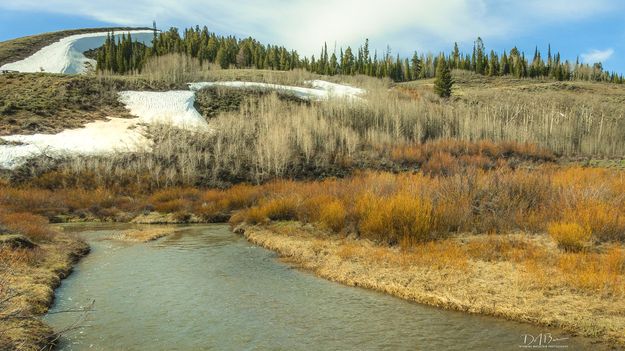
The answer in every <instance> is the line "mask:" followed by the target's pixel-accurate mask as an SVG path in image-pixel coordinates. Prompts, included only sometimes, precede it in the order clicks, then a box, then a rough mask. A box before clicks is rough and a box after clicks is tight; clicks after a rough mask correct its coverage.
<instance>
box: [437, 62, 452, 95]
mask: <svg viewBox="0 0 625 351" xmlns="http://www.w3.org/2000/svg"><path fill="white" fill-rule="evenodd" d="M453 84H454V81H453V79H452V78H451V71H450V70H449V66H448V64H447V62H445V57H444V56H443V55H441V56H440V57H439V58H438V60H437V63H436V79H435V80H434V92H435V93H436V94H438V96H440V97H442V98H449V97H450V96H451V88H452V87H453Z"/></svg>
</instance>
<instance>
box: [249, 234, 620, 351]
mask: <svg viewBox="0 0 625 351" xmlns="http://www.w3.org/2000/svg"><path fill="white" fill-rule="evenodd" d="M245 236H246V237H247V238H248V239H249V240H250V241H252V242H254V243H256V244H259V245H261V246H264V247H266V248H269V249H271V250H275V251H277V252H278V253H279V254H280V256H281V257H283V258H284V259H286V260H287V261H289V262H292V263H295V264H297V265H299V266H301V267H303V268H306V269H310V270H312V271H314V272H315V273H316V274H318V275H320V276H321V277H324V278H326V279H330V280H334V281H337V282H341V283H345V284H348V285H353V286H361V287H365V288H369V289H374V290H379V291H382V292H385V293H389V294H392V295H395V296H398V297H401V298H405V299H409V300H413V301H417V302H420V303H425V304H429V305H434V306H438V307H443V308H449V309H455V310H460V311H466V312H472V313H480V314H488V315H493V316H498V317H503V318H507V319H511V320H517V321H522V322H530V323H534V324H541V325H547V326H550V327H557V328H562V329H564V330H566V331H568V332H571V333H573V334H577V335H583V336H588V337H596V338H598V339H599V340H601V341H603V342H606V343H607V344H610V345H613V346H614V347H618V345H620V346H622V345H624V344H625V338H624V335H623V333H622V330H623V328H625V321H624V320H623V319H622V318H621V317H620V315H621V314H622V311H623V310H624V309H625V291H624V289H623V286H625V285H624V283H625V264H624V262H625V251H624V250H623V247H622V246H619V247H614V248H610V249H607V250H606V251H605V252H602V253H588V252H585V253H565V252H560V251H558V249H557V247H556V245H555V243H553V242H551V241H550V240H549V239H548V238H547V237H545V236H528V235H526V234H511V235H497V236H495V235H489V236H484V235H479V236H475V235H469V236H466V235H462V236H458V237H454V238H450V239H446V240H441V241H435V242H428V243H421V244H417V245H415V246H413V247H411V248H409V249H398V248H393V247H388V246H379V245H375V244H372V243H371V242H369V241H366V240H354V239H341V238H337V237H334V236H328V235H327V234H325V233H324V232H319V231H318V230H316V229H314V227H310V226H301V225H298V224H295V223H287V224H282V223H280V224H276V225H272V226H270V227H268V228H267V229H263V228H259V227H247V228H246V229H245ZM543 278H544V279H543Z"/></svg>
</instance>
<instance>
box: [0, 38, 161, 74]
mask: <svg viewBox="0 0 625 351" xmlns="http://www.w3.org/2000/svg"><path fill="white" fill-rule="evenodd" d="M128 33H130V34H131V35H132V40H133V41H139V42H142V43H144V44H146V45H152V38H153V35H154V32H153V31H152V30H131V31H120V32H115V38H117V39H118V38H120V37H121V35H122V34H128ZM107 35H108V32H98V33H87V34H77V35H71V36H68V37H65V38H63V39H61V40H59V41H57V42H54V43H52V44H50V45H48V46H45V47H43V48H41V49H40V50H39V51H37V52H35V53H34V54H32V55H31V56H29V57H27V58H25V59H23V60H20V61H17V62H12V63H7V64H5V65H4V66H2V67H0V70H13V71H19V72H41V71H45V72H49V73H67V74H77V73H83V72H85V71H86V70H87V68H86V65H87V64H90V65H91V66H92V67H95V65H96V63H95V60H91V59H88V58H87V57H85V55H83V52H85V51H87V50H91V49H95V48H98V47H100V46H102V45H103V44H104V42H105V41H106V36H107Z"/></svg>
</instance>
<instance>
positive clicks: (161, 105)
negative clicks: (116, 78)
mask: <svg viewBox="0 0 625 351" xmlns="http://www.w3.org/2000/svg"><path fill="white" fill-rule="evenodd" d="M120 100H121V101H122V102H124V103H125V104H126V106H127V107H128V109H129V110H130V111H131V113H132V114H134V115H136V116H137V118H130V119H126V118H110V119H109V120H107V121H95V122H92V123H88V124H86V125H85V126H84V127H82V128H78V129H68V130H64V131H62V132H60V133H58V134H35V135H11V136H5V137H0V139H2V140H5V141H8V142H18V143H21V145H0V168H7V169H14V168H16V167H19V166H20V165H22V164H23V163H25V162H26V161H27V160H28V159H30V158H33V157H37V156H41V155H47V156H50V157H54V158H57V157H63V156H73V155H82V156H86V155H101V154H110V153H114V152H136V151H145V150H149V149H150V148H151V141H150V139H148V138H147V137H146V136H145V133H146V131H145V128H144V127H143V126H144V125H154V124H166V125H172V126H176V127H179V128H185V129H190V130H209V128H208V123H207V122H206V121H205V120H204V118H202V116H201V115H200V114H199V113H198V112H197V110H195V108H194V107H193V104H194V102H195V95H194V93H193V92H191V91H168V92H135V91H125V92H121V93H120Z"/></svg>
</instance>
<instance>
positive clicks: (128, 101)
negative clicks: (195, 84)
mask: <svg viewBox="0 0 625 351" xmlns="http://www.w3.org/2000/svg"><path fill="white" fill-rule="evenodd" d="M119 95H120V101H121V102H123V103H124V104H125V105H126V107H127V108H128V109H129V110H130V113H131V114H133V115H135V116H139V118H140V119H141V122H142V123H147V124H153V123H162V124H171V125H173V126H176V127H180V128H187V129H196V128H206V126H207V124H206V120H205V119H204V118H203V117H202V115H200V114H199V112H197V110H196V109H195V107H194V106H193V104H194V103H195V93H194V92H192V91H188V90H180V91H167V92H150V91H124V92H121V93H120V94H119Z"/></svg>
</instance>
